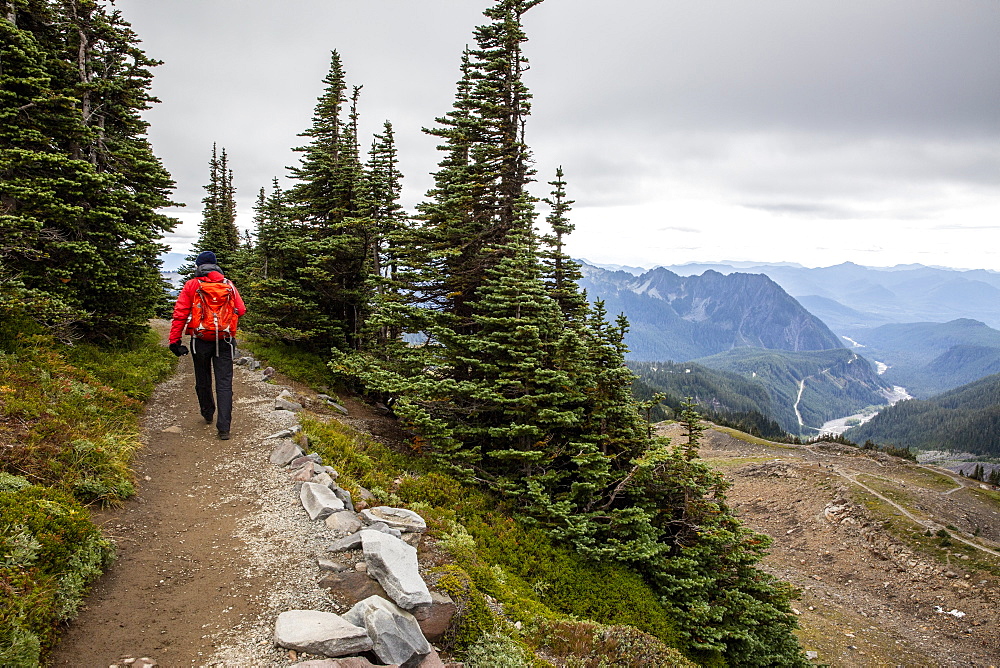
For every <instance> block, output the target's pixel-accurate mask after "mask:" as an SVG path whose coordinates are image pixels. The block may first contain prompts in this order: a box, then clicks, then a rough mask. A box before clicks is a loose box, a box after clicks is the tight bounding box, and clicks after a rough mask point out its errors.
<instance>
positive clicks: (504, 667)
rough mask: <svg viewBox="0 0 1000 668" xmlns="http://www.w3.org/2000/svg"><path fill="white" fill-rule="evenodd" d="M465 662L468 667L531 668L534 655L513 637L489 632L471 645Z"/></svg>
mask: <svg viewBox="0 0 1000 668" xmlns="http://www.w3.org/2000/svg"><path fill="white" fill-rule="evenodd" d="M464 663H465V665H466V666H467V668H531V666H532V657H531V654H530V653H529V652H527V651H525V649H524V647H523V646H522V645H520V644H519V643H518V642H517V641H516V640H514V639H513V638H510V637H509V636H505V635H503V634H500V633H488V634H486V635H484V636H482V637H481V638H480V639H479V640H477V641H476V643H475V644H474V645H471V646H470V647H469V649H468V651H467V652H466V654H465V662H464Z"/></svg>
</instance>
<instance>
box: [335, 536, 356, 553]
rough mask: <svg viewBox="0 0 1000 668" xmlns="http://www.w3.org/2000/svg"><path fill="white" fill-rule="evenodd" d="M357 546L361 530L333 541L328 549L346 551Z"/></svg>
mask: <svg viewBox="0 0 1000 668" xmlns="http://www.w3.org/2000/svg"><path fill="white" fill-rule="evenodd" d="M359 547H361V532H358V533H352V534H351V535H350V536H344V537H343V538H340V539H338V540H335V541H333V544H332V545H330V551H331V552H347V551H349V550H356V549H358V548H359Z"/></svg>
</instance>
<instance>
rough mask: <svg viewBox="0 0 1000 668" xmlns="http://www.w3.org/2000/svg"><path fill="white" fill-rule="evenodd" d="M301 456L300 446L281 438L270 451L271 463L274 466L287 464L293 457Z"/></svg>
mask: <svg viewBox="0 0 1000 668" xmlns="http://www.w3.org/2000/svg"><path fill="white" fill-rule="evenodd" d="M301 456H302V448H300V447H299V446H297V445H295V444H294V443H292V442H291V441H290V440H288V439H285V438H283V439H281V441H279V443H278V445H277V447H275V448H274V450H273V451H272V452H271V463H272V464H274V465H275V466H287V465H288V463H289V462H291V461H292V460H293V459H295V458H296V457H301Z"/></svg>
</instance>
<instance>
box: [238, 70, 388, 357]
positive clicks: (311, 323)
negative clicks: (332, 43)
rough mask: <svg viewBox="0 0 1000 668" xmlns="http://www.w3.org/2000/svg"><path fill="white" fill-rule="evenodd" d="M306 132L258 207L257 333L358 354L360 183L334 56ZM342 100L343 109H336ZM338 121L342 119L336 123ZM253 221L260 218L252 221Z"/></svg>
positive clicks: (362, 292) (365, 241) (362, 273)
mask: <svg viewBox="0 0 1000 668" xmlns="http://www.w3.org/2000/svg"><path fill="white" fill-rule="evenodd" d="M323 83H324V84H325V88H324V92H323V94H322V95H321V96H320V97H319V99H318V101H317V104H316V107H315V111H314V114H313V123H312V126H311V127H310V128H309V129H308V130H306V131H305V132H303V133H302V135H301V136H303V137H306V138H308V139H309V140H310V141H309V143H308V144H307V145H305V146H302V147H299V148H296V149H295V150H296V151H298V152H299V153H301V154H302V158H301V160H300V164H299V165H298V166H297V167H292V168H290V172H291V175H292V177H293V178H294V179H295V180H296V181H297V182H296V184H295V185H294V186H293V187H292V188H290V189H289V190H288V191H287V192H284V193H282V194H281V196H280V202H279V201H278V200H271V201H269V203H268V204H267V206H266V207H265V208H266V209H267V211H266V214H265V215H264V216H263V218H262V221H263V224H264V228H260V229H258V241H257V245H258V249H259V250H258V253H257V256H256V260H255V262H256V263H257V267H258V269H259V270H263V272H264V273H263V274H262V275H260V277H259V280H257V281H256V282H255V288H254V293H253V294H254V298H255V300H256V302H255V307H256V309H257V313H256V314H255V315H253V316H252V318H251V320H252V322H253V323H255V326H256V327H257V328H258V329H260V331H261V332H262V333H264V334H267V335H269V336H273V337H276V338H278V339H281V340H285V341H295V342H296V343H297V345H299V346H302V347H305V348H307V349H311V350H314V351H329V350H330V349H331V348H337V349H340V350H349V349H356V348H358V347H360V345H361V342H362V338H363V332H364V331H365V328H366V324H365V322H366V320H367V317H368V313H369V310H370V303H371V299H370V291H371V290H372V287H373V281H372V280H371V276H370V274H369V272H370V270H371V261H370V257H371V248H370V246H371V244H372V240H373V238H374V234H373V231H372V224H373V223H372V219H371V218H370V216H369V214H370V211H369V208H368V205H367V204H366V202H367V201H368V192H367V188H368V185H367V182H366V175H365V170H364V166H363V165H362V163H361V161H360V157H359V151H358V139H357V122H358V112H357V102H358V97H359V94H360V87H358V88H355V89H354V90H353V94H352V96H351V98H350V100H348V98H347V96H346V92H347V83H346V79H345V74H344V69H343V66H342V64H341V60H340V55H339V54H338V53H337V52H336V51H334V52H333V53H332V55H331V62H330V70H329V72H328V74H327V75H326V77H325V78H324V79H323ZM348 101H350V103H351V104H350V107H349V108H348V109H347V110H346V111H347V113H346V114H345V105H347V103H348ZM345 116H346V119H345ZM258 215H260V214H258Z"/></svg>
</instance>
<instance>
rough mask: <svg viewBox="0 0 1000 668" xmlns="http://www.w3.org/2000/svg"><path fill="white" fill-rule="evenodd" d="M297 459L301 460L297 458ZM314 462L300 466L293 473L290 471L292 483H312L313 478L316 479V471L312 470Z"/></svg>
mask: <svg viewBox="0 0 1000 668" xmlns="http://www.w3.org/2000/svg"><path fill="white" fill-rule="evenodd" d="M298 459H302V458H301V457H299V458H298ZM315 465H316V463H315V462H312V461H309V462H306V464H305V466H300V467H298V468H297V469H295V470H294V471H292V481H293V482H313V478H315V477H316V471H315V470H314V468H313V467H314V466H315Z"/></svg>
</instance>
